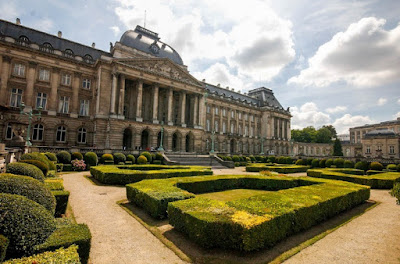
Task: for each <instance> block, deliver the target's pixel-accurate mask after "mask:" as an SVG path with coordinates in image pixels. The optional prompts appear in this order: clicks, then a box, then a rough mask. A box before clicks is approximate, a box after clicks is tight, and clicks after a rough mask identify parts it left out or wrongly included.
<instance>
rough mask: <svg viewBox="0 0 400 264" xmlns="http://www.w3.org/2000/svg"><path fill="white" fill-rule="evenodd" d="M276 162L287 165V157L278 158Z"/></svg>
mask: <svg viewBox="0 0 400 264" xmlns="http://www.w3.org/2000/svg"><path fill="white" fill-rule="evenodd" d="M276 160H277V161H276V162H277V163H279V164H285V163H286V159H285V157H282V156H280V157H278V158H277V159H276Z"/></svg>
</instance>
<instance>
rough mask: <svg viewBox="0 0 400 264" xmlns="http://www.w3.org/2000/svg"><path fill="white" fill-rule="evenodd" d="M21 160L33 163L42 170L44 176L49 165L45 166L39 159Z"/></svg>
mask: <svg viewBox="0 0 400 264" xmlns="http://www.w3.org/2000/svg"><path fill="white" fill-rule="evenodd" d="M21 162H22V163H28V164H32V165H35V166H36V167H38V168H39V169H40V170H41V171H42V172H43V175H44V176H46V175H47V173H48V172H49V166H47V164H46V163H44V162H41V161H40V160H21Z"/></svg>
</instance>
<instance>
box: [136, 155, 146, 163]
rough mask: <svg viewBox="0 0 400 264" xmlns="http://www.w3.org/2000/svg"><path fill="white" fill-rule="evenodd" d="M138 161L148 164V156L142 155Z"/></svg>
mask: <svg viewBox="0 0 400 264" xmlns="http://www.w3.org/2000/svg"><path fill="white" fill-rule="evenodd" d="M137 163H138V164H147V158H146V157H145V156H143V155H140V156H139V157H138V158H137Z"/></svg>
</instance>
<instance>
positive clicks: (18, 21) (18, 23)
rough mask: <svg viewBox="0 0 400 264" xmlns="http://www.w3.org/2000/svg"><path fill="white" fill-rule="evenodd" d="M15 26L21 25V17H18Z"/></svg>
mask: <svg viewBox="0 0 400 264" xmlns="http://www.w3.org/2000/svg"><path fill="white" fill-rule="evenodd" d="M15 24H17V25H21V19H19V17H17V20H16V21H15Z"/></svg>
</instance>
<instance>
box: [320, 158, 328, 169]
mask: <svg viewBox="0 0 400 264" xmlns="http://www.w3.org/2000/svg"><path fill="white" fill-rule="evenodd" d="M325 163H326V159H321V160H320V161H319V167H320V168H325V167H326V165H325Z"/></svg>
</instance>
